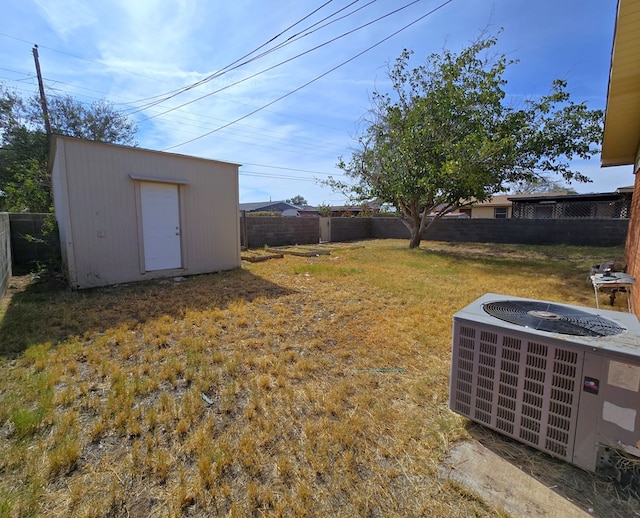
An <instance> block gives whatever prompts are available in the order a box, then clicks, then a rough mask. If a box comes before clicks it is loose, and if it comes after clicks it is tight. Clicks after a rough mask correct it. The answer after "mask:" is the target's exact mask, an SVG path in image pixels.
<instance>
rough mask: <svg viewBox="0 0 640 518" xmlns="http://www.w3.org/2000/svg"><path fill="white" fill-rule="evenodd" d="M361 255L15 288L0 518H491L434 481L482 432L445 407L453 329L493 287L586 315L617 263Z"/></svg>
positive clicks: (471, 249)
mask: <svg viewBox="0 0 640 518" xmlns="http://www.w3.org/2000/svg"><path fill="white" fill-rule="evenodd" d="M361 245H363V247H361V248H357V247H345V248H332V249H331V255H322V256H319V257H296V256H291V255H285V257H284V258H282V259H278V260H275V261H266V262H256V263H249V262H247V263H245V264H244V266H243V268H242V269H239V270H236V271H232V272H224V273H220V274H214V275H203V276H197V277H191V278H187V279H185V280H183V281H182V282H174V281H172V280H168V281H156V282H149V283H140V284H131V285H123V286H118V287H111V288H104V289H97V290H91V291H83V292H70V291H67V290H65V289H62V288H61V287H60V286H52V285H50V284H46V283H31V284H27V285H26V286H25V287H24V288H23V289H20V287H18V288H19V289H14V290H13V292H14V293H13V294H12V295H11V296H10V297H6V298H5V300H4V309H3V310H2V311H3V313H2V320H1V321H0V354H1V355H2V356H0V358H1V359H0V516H5V515H6V516H29V515H33V516H35V515H46V516H180V515H184V516H213V515H229V516H253V515H255V516H262V515H265V516H345V517H346V516H349V517H351V516H398V515H402V516H442V517H448V516H461V517H466V516H503V513H501V511H500V510H496V509H493V508H491V507H489V506H487V505H486V504H485V503H483V502H482V501H480V500H479V499H478V498H477V497H475V496H474V495H472V494H470V493H469V492H467V491H466V490H464V489H463V488H461V487H459V486H457V485H456V484H454V483H451V482H445V481H443V480H441V479H440V478H439V477H438V474H437V471H438V466H439V463H440V461H441V459H442V458H443V456H444V455H445V454H446V453H447V451H448V449H449V448H450V446H451V444H452V443H453V442H455V441H457V440H460V439H462V438H465V437H469V436H470V435H474V434H475V435H477V436H480V435H482V434H484V433H485V432H484V431H480V432H478V431H477V428H478V427H475V425H470V424H469V423H468V421H466V420H465V419H463V418H461V417H459V416H456V415H454V414H453V413H451V412H450V411H449V410H448V407H447V401H448V378H449V358H450V347H451V323H452V315H453V314H454V313H455V312H456V311H457V310H458V309H460V308H462V307H463V306H465V305H466V304H468V303H469V302H471V301H473V300H475V299H476V298H477V297H479V296H480V295H482V294H484V293H486V292H489V291H492V292H498V293H505V294H510V295H516V296H522V297H532V298H538V299H547V300H552V301H557V302H564V303H570V304H579V305H586V306H593V305H594V301H593V292H592V290H591V288H590V286H589V285H588V284H587V283H586V282H585V280H586V276H587V272H588V270H589V266H590V265H591V264H593V263H597V262H599V261H600V260H602V259H607V258H610V259H618V260H619V259H620V258H621V256H622V249H620V248H615V249H587V248H577V247H524V246H514V245H494V244H491V245H482V244H473V245H465V244H447V243H433V242H425V243H423V248H422V249H421V250H408V249H407V243H406V242H405V241H397V240H385V241H367V242H363V243H361ZM622 302H623V301H620V305H621V306H622ZM474 430H475V431H474ZM483 437H484V438H485V439H486V437H487V436H486V435H483ZM491 437H494V436H493V435H491ZM494 440H497V441H500V440H501V439H500V438H497V439H494ZM509 447H510V448H513V446H511V445H510V446H509ZM515 447H516V448H518V449H519V450H518V451H521V452H526V457H527V458H535V459H536V464H535V465H536V466H538V468H540V467H541V466H544V463H545V462H546V463H551V464H550V465H557V463H556V464H554V462H555V461H552V460H550V459H548V458H547V457H546V456H544V455H542V454H539V453H538V452H535V451H533V450H531V449H528V448H525V447H523V446H521V445H516V446H515ZM516 457H517V455H516ZM563 469H570V470H573V471H571V474H572V475H571V476H572V477H574V478H579V477H582V479H583V480H587V481H591V482H592V483H593V487H596V484H601V483H600V482H599V481H596V480H593V478H592V477H591V475H589V474H585V473H583V472H580V471H579V470H574V469H573V468H570V467H569V468H566V465H564V464H563ZM538 471H541V472H542V474H543V475H544V472H545V471H547V470H546V469H544V467H543V468H542V469H539V470H538ZM563 473H566V472H563ZM563 476H564V475H563ZM585 477H586V478H585ZM565 485H567V486H570V484H568V483H566V481H565ZM598 487H601V486H598ZM602 491H604V489H602ZM570 496H571V495H570ZM572 497H573V498H575V500H576V501H577V502H578V504H579V505H581V506H583V507H584V508H587V507H592V508H594V509H595V513H596V515H597V513H598V511H599V509H600V507H599V506H600V505H602V506H606V504H610V505H609V507H608V509H610V510H613V512H615V513H617V512H618V510H619V511H620V513H621V514H620V516H624V515H628V514H626V513H629V512H631V511H630V510H635V512H637V510H638V506H637V502H635V501H634V500H632V499H630V498H626V497H621V496H618V497H617V501H616V502H613V503H612V502H611V500H610V499H609V497H608V496H607V495H605V497H606V498H604V497H603V498H604V500H603V501H602V502H600V500H597V499H596V498H595V497H594V495H593V494H591V493H590V494H588V495H577V496H576V495H573V496H572ZM603 509H607V507H603ZM609 516H613V515H612V514H609Z"/></svg>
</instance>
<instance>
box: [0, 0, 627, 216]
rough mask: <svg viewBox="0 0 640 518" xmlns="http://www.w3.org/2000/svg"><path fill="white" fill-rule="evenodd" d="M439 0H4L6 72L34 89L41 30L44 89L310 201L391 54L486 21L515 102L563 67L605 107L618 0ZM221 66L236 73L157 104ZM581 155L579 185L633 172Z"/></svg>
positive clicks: (256, 186) (246, 189) (1, 33)
mask: <svg viewBox="0 0 640 518" xmlns="http://www.w3.org/2000/svg"><path fill="white" fill-rule="evenodd" d="M442 4H445V0H418V1H413V2H412V0H377V1H373V2H372V1H371V0H359V1H355V2H354V1H353V0H333V1H327V0H308V1H300V0H271V1H268V2H265V1H264V0H261V1H259V0H234V1H233V2H223V1H220V0H218V1H215V0H176V1H169V0H136V1H131V0H104V1H101V2H86V1H84V0H4V2H3V9H2V24H1V25H0V81H1V82H2V83H3V84H4V85H5V86H7V87H9V88H15V89H17V90H18V91H19V92H20V93H22V94H24V95H31V94H33V93H35V92H37V82H36V79H35V68H34V62H33V56H32V47H33V44H38V45H39V55H40V64H41V68H42V74H43V76H44V79H45V88H46V91H47V93H48V94H49V95H53V94H70V95H72V96H74V97H75V98H77V99H78V100H79V101H82V102H87V103H90V102H92V101H95V100H99V99H106V100H108V101H110V102H111V103H114V105H115V107H116V108H117V109H119V110H122V111H123V112H124V113H127V114H130V116H131V118H133V119H134V120H136V121H138V124H139V132H138V135H137V140H138V143H139V145H140V146H141V147H144V148H148V149H156V150H170V151H171V152H176V153H182V154H189V155H195V156H201V157H206V158H213V159H218V160H224V161H229V162H235V163H239V164H242V167H241V168H240V201H241V202H254V201H263V200H269V199H272V200H281V199H285V198H290V197H292V196H295V195H297V194H300V195H302V196H304V197H305V198H306V199H307V201H309V202H310V203H311V204H320V203H329V204H333V205H335V204H341V203H343V202H344V200H345V199H344V196H343V195H341V194H340V193H335V192H333V191H332V190H331V189H329V188H327V187H323V186H321V185H319V184H318V182H317V179H322V178H326V177H327V176H328V175H334V176H339V175H340V171H339V170H338V169H336V167H335V164H336V163H337V161H338V159H339V157H340V156H345V157H348V156H349V154H350V150H351V149H353V147H354V145H355V140H354V136H355V135H356V134H357V132H358V128H359V127H360V126H359V121H360V120H361V118H362V116H363V115H364V114H365V112H366V111H367V109H368V108H369V106H370V104H369V99H370V96H371V93H372V92H373V91H374V90H375V89H378V90H380V91H388V90H389V82H388V79H387V69H388V65H389V64H391V63H392V62H393V61H394V60H395V58H396V57H397V56H398V55H399V54H400V53H401V51H402V50H403V49H404V48H408V49H411V50H413V51H414V53H415V55H414V57H415V59H416V61H415V63H416V64H418V62H421V61H423V60H424V58H425V57H426V56H427V55H429V54H431V53H434V52H436V53H437V52H439V51H440V50H441V49H443V48H445V47H446V48H448V49H450V50H452V51H458V50H460V49H461V48H463V47H465V46H467V45H468V44H469V43H470V42H471V41H472V40H473V39H475V38H476V37H477V36H478V35H479V34H480V32H481V30H483V29H487V30H488V31H489V33H492V34H493V33H497V32H498V30H500V29H501V28H502V32H501V34H500V35H499V44H498V46H497V50H498V51H499V52H504V53H506V54H507V55H508V56H509V57H510V58H513V59H517V60H519V63H517V64H515V65H512V66H511V67H510V68H509V69H508V71H507V74H506V78H507V79H508V81H509V82H508V85H507V88H506V89H507V92H508V94H509V96H510V98H511V101H512V102H514V103H521V102H523V100H525V99H527V98H532V97H536V96H540V95H544V94H546V93H548V92H549V85H550V83H551V81H552V80H553V79H555V78H561V79H566V80H567V81H568V83H569V85H568V86H569V90H570V92H571V94H572V99H573V100H574V101H576V102H582V101H586V102H587V104H588V105H589V107H591V108H604V107H605V103H606V94H607V81H608V75H609V66H610V57H611V47H612V42H613V32H614V24H615V13H616V4H617V2H616V1H615V0H587V1H585V0H562V1H558V0H554V1H550V0H536V1H532V0H495V1H491V0H450V1H449V2H448V3H446V5H442ZM441 5H442V7H440V8H439V9H437V10H436V11H435V12H433V13H432V14H429V13H430V12H431V11H433V10H434V9H436V8H438V7H439V6H441ZM403 6H407V7H406V8H404V9H401V10H399V9H400V8H401V7H403ZM358 9H359V10H358ZM356 10H357V11H356ZM395 10H399V11H398V12H396V13H395V14H390V13H391V12H392V11H395ZM314 11H316V12H315V13H314ZM337 11H340V12H339V13H337V14H335V15H334V16H333V17H331V18H329V19H327V20H326V21H324V22H321V23H318V22H320V21H321V20H322V19H324V18H325V17H328V16H330V15H331V14H332V13H336V12H337ZM354 11H355V12H354ZM349 13H353V14H350V15H349ZM347 15H348V16H347ZM385 15H388V16H385ZM305 17H306V19H304V21H300V20H302V19H303V18H305ZM339 17H344V18H343V19H341V20H337V18H339ZM382 17H383V18H382ZM378 18H382V19H380V20H379V21H375V20H376V19H378ZM331 21H333V23H330V24H327V23H328V22H331ZM296 22H300V23H298V24H297V25H295V26H294V27H292V28H290V27H291V26H292V25H294V24H296ZM370 22H371V23H370ZM325 24H326V26H324V27H323V25H325ZM365 24H369V25H367V26H366V27H363V28H361V29H359V30H354V29H357V28H358V27H360V26H363V25H365ZM311 26H313V27H312V28H310V27H311ZM404 27H406V28H404ZM308 28H309V29H308ZM403 28H404V29H403ZM305 29H307V30H305ZM398 31H399V32H398ZM396 32H398V33H397V34H395V35H394V36H392V35H393V34H394V33H396ZM296 34H298V35H299V36H296V37H292V36H294V35H296ZM389 36H391V37H389ZM386 38H388V39H386ZM331 40H334V41H331ZM383 40H384V41H383ZM267 42H270V43H268V44H267V45H266V46H264V47H261V46H262V45H264V44H265V43H267ZM278 46H279V47H278ZM276 47H278V48H276ZM315 47H318V48H317V49H316V50H312V49H314V48H315ZM370 47H373V48H371V49H370V50H367V49H369V48H370ZM258 48H260V50H258V51H257V52H256V53H254V54H252V55H251V57H256V56H257V55H259V54H261V53H265V51H268V50H270V49H273V51H272V52H268V53H266V54H265V55H263V56H261V57H259V58H258V59H254V60H252V61H251V62H250V63H246V64H244V65H242V66H239V67H236V68H232V67H231V69H230V70H228V69H227V68H226V67H228V66H229V65H231V64H233V63H235V62H236V61H237V60H238V59H240V58H242V57H243V56H245V55H247V54H248V53H250V52H252V51H254V50H256V49H258ZM301 54H302V55H301ZM360 54H361V55H360ZM298 55H301V56H299V57H297V56H298ZM220 70H227V72H226V73H224V74H222V75H219V76H218V77H215V78H213V79H212V80H210V81H207V82H205V83H204V84H201V85H199V86H196V87H194V88H192V89H189V90H188V91H186V92H183V93H180V94H179V95H175V96H173V97H171V98H170V99H166V100H164V101H163V102H161V103H159V104H156V105H153V106H149V104H150V103H151V102H152V101H154V102H155V101H157V100H162V99H164V98H165V97H167V95H163V94H168V93H169V92H174V91H176V90H178V89H180V88H182V87H185V86H187V85H192V84H194V83H196V82H198V81H201V80H203V79H205V78H207V77H209V76H211V75H212V74H214V73H216V72H218V71H220ZM236 83H237V84H236ZM305 85H306V86H305ZM196 99H199V100H196ZM203 135H206V136H203ZM188 141H192V142H188ZM187 142H188V143H187ZM575 167H576V168H578V169H579V170H580V171H581V172H583V173H584V174H586V175H587V176H589V177H590V178H591V179H592V180H593V182H592V183H589V184H573V185H572V187H574V188H575V189H576V190H577V191H578V192H584V193H586V192H610V191H613V190H615V189H616V188H618V187H621V186H626V185H632V184H633V175H632V170H631V166H629V167H621V168H606V169H601V168H600V160H599V157H594V159H592V160H591V161H589V162H584V163H576V164H575Z"/></svg>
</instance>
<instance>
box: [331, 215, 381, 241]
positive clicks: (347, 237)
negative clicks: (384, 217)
mask: <svg viewBox="0 0 640 518" xmlns="http://www.w3.org/2000/svg"><path fill="white" fill-rule="evenodd" d="M372 226H373V218H331V241H336V242H344V241H356V240H358V239H370V238H371V233H372Z"/></svg>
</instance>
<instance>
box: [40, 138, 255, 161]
mask: <svg viewBox="0 0 640 518" xmlns="http://www.w3.org/2000/svg"><path fill="white" fill-rule="evenodd" d="M58 140H71V141H74V142H85V143H87V144H96V145H99V146H111V147H114V148H120V149H123V150H124V149H126V150H134V151H140V152H143V153H153V154H157V155H163V156H167V155H170V156H176V157H181V158H185V159H189V160H207V161H209V162H216V163H218V164H229V165H235V166H238V167H240V166H241V165H242V164H238V163H236V162H227V161H225V160H216V159H214V158H205V157H199V156H193V155H183V154H181V153H171V152H168V151H158V150H156V149H148V148H142V147H137V146H126V145H124V144H113V143H111V142H101V141H98V140H90V139H84V138H78V137H69V136H67V135H53V137H52V144H51V145H52V152H51V153H50V155H49V160H50V161H51V160H53V157H54V155H55V145H56V141H58Z"/></svg>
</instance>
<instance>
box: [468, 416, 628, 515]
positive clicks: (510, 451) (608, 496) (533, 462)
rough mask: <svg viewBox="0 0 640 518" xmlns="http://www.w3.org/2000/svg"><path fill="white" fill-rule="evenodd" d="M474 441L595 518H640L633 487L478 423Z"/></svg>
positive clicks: (472, 430) (473, 431)
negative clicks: (585, 469) (634, 517)
mask: <svg viewBox="0 0 640 518" xmlns="http://www.w3.org/2000/svg"><path fill="white" fill-rule="evenodd" d="M466 428H467V431H468V432H469V434H470V435H471V437H472V438H473V439H474V440H476V441H478V442H479V443H480V444H482V446H484V447H485V448H487V449H489V450H491V451H492V452H493V453H495V454H496V455H498V456H499V457H500V458H502V459H503V460H505V461H507V462H509V463H510V464H511V465H513V466H515V467H516V468H518V469H519V470H521V471H523V472H524V473H526V474H527V475H529V476H531V477H533V478H534V479H535V480H537V481H538V482H539V483H541V484H543V485H544V486H545V487H548V488H550V489H553V491H554V492H555V493H556V494H558V495H560V496H561V497H563V498H565V499H566V500H569V501H570V502H573V503H574V504H576V505H577V506H578V507H581V508H582V509H585V510H587V509H591V511H590V514H593V516H602V517H604V516H607V517H624V516H637V515H638V511H639V510H640V501H639V500H638V498H637V495H636V494H634V493H633V491H632V490H631V489H630V488H629V487H623V486H622V485H621V484H620V483H618V482H617V481H615V480H608V479H605V478H603V477H600V476H598V475H596V474H595V473H590V472H588V471H584V470H582V469H580V468H578V467H576V466H573V465H572V464H569V463H568V462H565V461H563V460H561V459H556V458H553V457H551V456H550V455H547V454H546V453H543V452H541V451H538V450H536V449H534V448H532V447H529V446H527V445H526V444H522V443H520V442H518V441H516V440H514V439H511V438H509V437H506V436H504V435H501V434H499V433H497V432H494V431H493V430H490V429H488V428H485V427H484V426H481V425H479V424H477V423H474V422H471V421H470V422H469V423H468V424H467V427H466Z"/></svg>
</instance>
